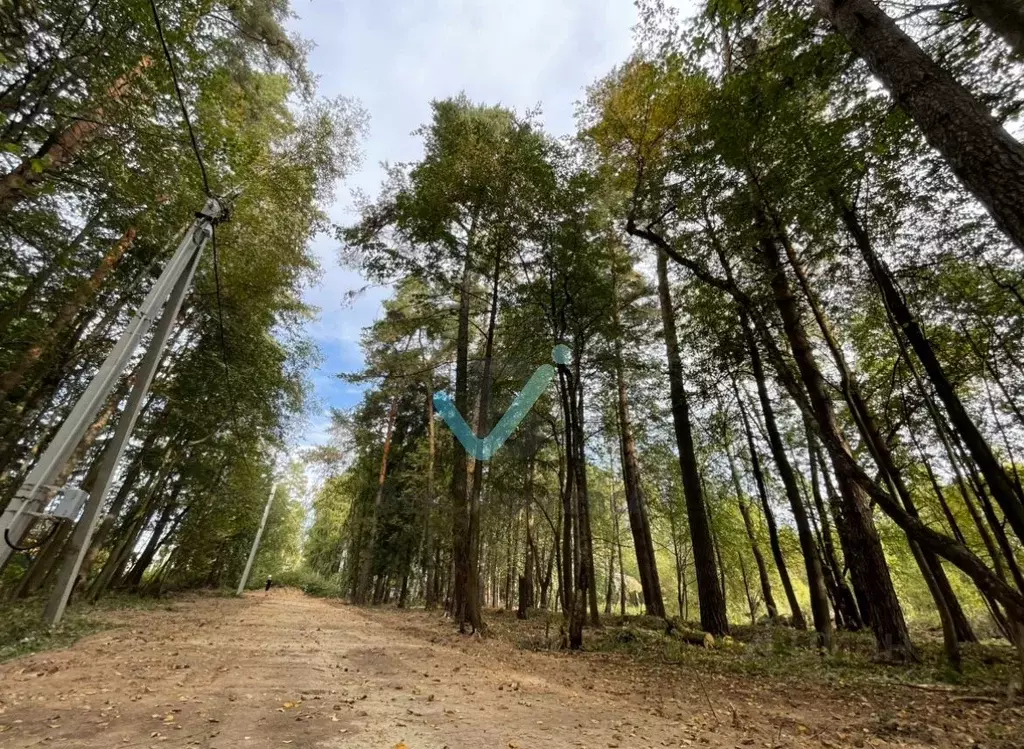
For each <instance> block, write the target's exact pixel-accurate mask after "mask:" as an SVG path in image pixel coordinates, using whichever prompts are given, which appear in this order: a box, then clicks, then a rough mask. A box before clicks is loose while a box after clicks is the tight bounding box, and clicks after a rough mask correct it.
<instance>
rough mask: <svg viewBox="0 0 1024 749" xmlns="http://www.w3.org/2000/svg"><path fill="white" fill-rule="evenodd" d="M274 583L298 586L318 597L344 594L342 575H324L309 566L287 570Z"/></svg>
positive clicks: (337, 596) (308, 593) (291, 586)
mask: <svg viewBox="0 0 1024 749" xmlns="http://www.w3.org/2000/svg"><path fill="white" fill-rule="evenodd" d="M274 584H275V585H283V586H285V587H288V588H298V589H299V590H301V591H302V592H303V593H306V594H307V595H311V596H317V597H318V598H342V597H343V596H344V588H343V585H342V579H341V575H339V574H335V575H331V576H330V577H323V576H322V575H319V574H317V573H316V572H314V571H313V570H311V569H309V568H308V567H300V568H298V569H294V570H286V571H285V572H282V573H281V574H280V575H278V576H277V578H276V579H275V580H274Z"/></svg>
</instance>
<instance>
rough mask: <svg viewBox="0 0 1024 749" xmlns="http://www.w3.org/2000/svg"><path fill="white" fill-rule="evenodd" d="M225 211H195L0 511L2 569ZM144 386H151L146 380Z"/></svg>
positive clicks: (217, 207)
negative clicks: (156, 275)
mask: <svg viewBox="0 0 1024 749" xmlns="http://www.w3.org/2000/svg"><path fill="white" fill-rule="evenodd" d="M225 216H226V206H225V204H224V203H222V202H221V200H218V199H216V198H209V199H208V200H207V202H206V205H205V206H204V207H203V210H202V211H200V212H199V213H197V214H196V218H195V220H193V221H192V223H191V225H190V226H189V228H188V229H187V230H186V231H185V235H184V237H183V238H182V240H181V242H180V243H179V245H178V248H177V250H175V252H174V255H173V256H172V257H171V259H170V260H169V261H168V263H167V265H166V266H165V267H164V270H163V272H162V273H161V274H160V277H159V278H158V279H157V280H156V283H154V284H153V288H151V289H150V291H149V293H148V294H147V295H146V298H145V299H144V300H143V302H142V306H141V307H140V308H139V311H138V312H137V313H136V315H135V317H134V318H133V319H132V321H131V322H130V323H128V327H127V328H125V330H124V332H123V333H122V334H121V337H120V338H119V339H118V341H117V343H116V344H115V345H114V348H113V349H112V350H111V351H110V353H109V354H108V355H107V358H106V360H104V362H103V364H102V365H101V366H100V368H99V370H98V371H97V372H96V374H95V375H94V376H93V378H92V380H91V381H90V382H89V385H88V387H86V389H85V392H84V393H83V394H82V395H81V396H80V397H79V399H78V401H77V402H76V403H75V406H74V408H72V409H71V413H70V414H68V417H67V418H66V419H65V420H64V423H63V424H62V425H61V427H60V429H59V430H58V431H57V434H56V435H55V436H54V438H53V439H52V440H51V441H50V444H49V445H48V446H47V448H46V450H45V451H44V452H43V454H42V456H41V457H40V458H39V460H38V461H37V462H36V464H35V466H33V468H32V470H31V471H29V474H28V476H27V477H26V478H25V481H24V483H22V485H21V487H20V488H19V489H18V491H17V493H16V494H15V495H14V497H13V498H12V499H11V502H10V503H9V505H8V506H7V509H6V510H5V511H4V513H3V514H2V515H0V537H2V538H0V568H2V567H3V566H4V564H6V562H7V560H8V559H9V558H10V555H11V553H12V552H13V551H14V547H16V546H18V545H19V544H20V543H21V541H22V539H23V537H24V536H25V533H26V532H27V530H28V528H29V526H30V524H31V522H32V514H31V513H33V512H39V511H41V510H43V509H45V507H46V504H47V503H48V502H49V501H50V498H51V497H52V494H53V492H54V491H55V490H56V489H58V488H60V487H55V486H52V483H53V481H55V480H56V478H57V475H58V474H59V473H60V471H61V469H62V468H63V467H64V465H65V463H67V461H68V459H69V458H70V457H71V454H72V453H73V452H74V450H75V448H76V447H77V446H78V443H79V442H80V441H81V439H82V436H83V435H84V434H85V431H86V430H87V429H88V428H89V426H90V425H91V424H92V422H93V421H94V419H95V418H96V414H97V413H98V412H99V409H100V408H101V407H102V405H103V403H104V402H105V401H106V399H107V398H108V397H109V395H110V393H111V391H112V390H113V389H114V386H115V385H116V383H117V380H118V378H119V377H120V376H121V375H122V374H123V372H124V370H125V368H126V367H127V366H128V363H129V362H130V361H131V359H132V357H133V356H134V355H135V350H136V349H137V348H138V345H139V343H140V342H141V341H142V339H143V338H144V337H145V335H146V333H148V332H149V329H150V328H151V327H152V325H153V322H154V321H155V319H156V317H157V315H158V314H159V313H160V312H161V310H162V309H163V307H164V306H165V302H166V301H167V299H168V296H169V295H170V294H171V292H172V291H173V290H174V288H175V286H176V285H177V284H178V282H179V280H180V279H181V278H182V277H183V276H185V275H188V277H189V278H191V274H192V273H193V272H194V269H195V265H194V263H195V260H196V258H197V257H198V255H199V253H201V252H202V249H203V247H204V246H205V245H206V243H207V241H208V240H209V237H210V232H211V226H212V224H214V223H216V222H217V221H220V220H222V219H223V218H224V217H225ZM139 379H140V380H141V379H144V378H141V377H140V378H139ZM146 386H147V388H148V382H147V383H146ZM132 421H133V422H134V420H132ZM76 572H77V571H76ZM58 618H59V617H58Z"/></svg>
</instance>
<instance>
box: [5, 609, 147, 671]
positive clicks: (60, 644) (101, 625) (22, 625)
mask: <svg viewBox="0 0 1024 749" xmlns="http://www.w3.org/2000/svg"><path fill="white" fill-rule="evenodd" d="M161 605H166V602H164V601H160V600H159V599H155V598H140V597H138V596H110V597H107V598H103V599H101V600H100V601H99V602H98V603H96V604H95V605H92V604H85V603H83V604H72V605H71V606H69V607H68V609H67V611H65V613H64V617H63V619H62V620H61V623H60V624H59V625H58V626H56V627H53V628H48V627H47V626H46V625H45V624H43V609H44V608H45V606H46V598H45V597H43V596H40V597H34V598H28V599H25V600H19V601H6V602H4V603H3V605H2V606H0V663H4V662H6V661H9V660H11V659H13V658H19V657H21V656H23V655H29V654H30V653H38V652H41V651H43V650H53V649H55V648H64V647H68V646H70V645H72V644H74V643H75V642H76V641H77V640H79V639H81V638H82V637H85V636H86V635H90V634H93V633H94V632H99V631H101V630H103V629H105V628H107V627H109V626H111V625H110V621H109V618H108V617H107V616H105V615H106V614H107V613H109V612H110V611H115V610H119V609H126V608H135V609H151V608H156V607H157V606H161Z"/></svg>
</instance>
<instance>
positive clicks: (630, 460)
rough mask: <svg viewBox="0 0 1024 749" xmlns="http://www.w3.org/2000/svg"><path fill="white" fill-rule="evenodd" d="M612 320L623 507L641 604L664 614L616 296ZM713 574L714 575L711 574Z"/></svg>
mask: <svg viewBox="0 0 1024 749" xmlns="http://www.w3.org/2000/svg"><path fill="white" fill-rule="evenodd" d="M612 311H613V315H614V323H615V329H616V332H615V340H614V346H615V383H616V390H617V395H618V401H617V407H618V418H619V441H620V443H621V445H620V456H621V460H622V481H623V484H625V487H626V508H627V511H628V513H629V527H630V530H631V531H632V533H633V546H634V548H635V549H636V564H637V568H638V571H639V574H640V586H641V588H643V594H644V607H645V608H646V611H647V614H648V616H659V617H662V618H664V616H665V603H664V601H662V598H661V582H660V581H659V579H658V566H657V561H656V558H655V555H654V541H653V540H652V538H651V526H650V521H649V520H648V517H647V506H646V503H645V502H644V495H643V489H642V488H641V486H640V466H639V463H638V462H637V457H636V442H635V441H634V439H633V427H632V424H631V422H630V416H629V399H628V396H627V395H626V375H625V367H624V366H623V363H622V340H621V326H620V323H619V310H618V300H615V301H614V302H613V305H612ZM712 577H713V575H712Z"/></svg>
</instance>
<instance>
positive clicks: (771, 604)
mask: <svg viewBox="0 0 1024 749" xmlns="http://www.w3.org/2000/svg"><path fill="white" fill-rule="evenodd" d="M725 452H726V456H727V457H728V458H729V472H730V474H731V475H732V486H733V489H734V490H735V491H736V501H737V503H738V504H739V508H740V515H741V516H742V517H743V528H744V529H745V530H746V532H747V540H748V541H749V542H750V550H751V551H752V552H753V554H754V563H755V564H756V565H757V577H758V579H759V580H760V582H761V597H762V598H763V599H764V605H765V608H766V609H768V618H769V619H771V620H772V621H773V622H774V621H776V620H778V618H779V608H778V606H777V605H776V603H775V596H774V595H773V594H772V584H771V579H770V578H769V576H768V565H767V564H765V561H764V554H762V553H761V547H760V545H759V544H758V543H757V533H756V532H755V530H754V521H753V519H752V518H751V517H750V505H748V504H747V499H746V497H745V496H744V495H743V487H742V485H741V484H740V474H739V470H738V469H737V467H736V458H735V457H734V456H733V453H732V444H731V442H727V443H726V446H725ZM680 605H682V601H680ZM681 615H682V614H680V616H681Z"/></svg>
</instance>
